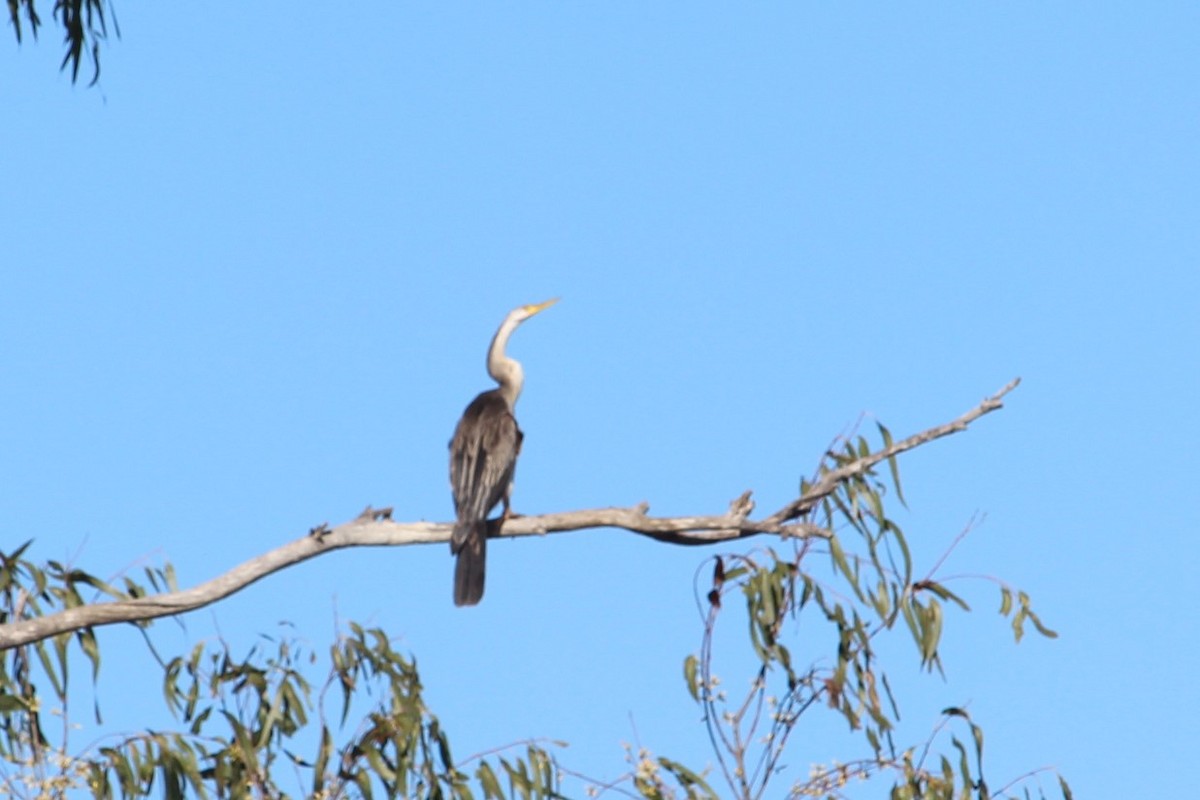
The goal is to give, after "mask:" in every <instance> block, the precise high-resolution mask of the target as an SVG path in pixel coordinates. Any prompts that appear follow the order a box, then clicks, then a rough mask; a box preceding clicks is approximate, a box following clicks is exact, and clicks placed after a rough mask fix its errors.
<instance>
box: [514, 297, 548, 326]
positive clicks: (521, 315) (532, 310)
mask: <svg viewBox="0 0 1200 800" xmlns="http://www.w3.org/2000/svg"><path fill="white" fill-rule="evenodd" d="M557 302H558V298H557V297H555V298H553V299H550V300H547V301H546V302H544V303H533V304H531V305H527V306H521V307H520V308H518V309H515V310H514V311H513V316H515V317H516V318H517V322H524V321H525V320H527V319H529V318H530V317H532V316H533V315H534V314H537V313H538V312H539V311H545V310H546V309H547V308H549V307H550V306H552V305H554V304H555V303H557Z"/></svg>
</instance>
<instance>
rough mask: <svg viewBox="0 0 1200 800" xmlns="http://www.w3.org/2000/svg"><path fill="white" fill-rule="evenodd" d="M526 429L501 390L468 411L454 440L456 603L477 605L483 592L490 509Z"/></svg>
mask: <svg viewBox="0 0 1200 800" xmlns="http://www.w3.org/2000/svg"><path fill="white" fill-rule="evenodd" d="M521 438H522V436H521V429H520V428H518V427H517V420H516V418H515V417H513V414H512V409H511V408H510V407H509V405H508V403H507V402H506V401H505V400H504V396H503V395H501V394H500V392H498V391H495V390H493V391H490V392H484V393H483V394H481V395H479V396H478V397H476V398H475V399H474V400H472V401H471V405H469V406H467V410H466V411H464V412H463V416H462V419H461V420H459V422H458V427H457V428H455V429H454V438H453V439H451V440H450V487H451V489H452V490H453V491H454V511H455V515H456V517H457V521H456V522H455V524H454V533H453V534H451V536H450V552H452V553H454V554H455V555H456V556H458V563H457V564H456V565H455V567H454V603H455V605H460V606H472V605H475V604H476V603H478V602H479V601H480V600H481V599H482V598H483V583H484V572H485V565H486V559H487V515H488V512H489V511H491V510H492V508H493V507H494V506H495V505H496V504H497V503H499V502H500V501H501V500H503V499H505V497H506V496H507V494H508V490H509V487H510V486H511V485H512V479H513V472H514V470H515V469H516V466H517V454H518V453H519V452H520V450H521Z"/></svg>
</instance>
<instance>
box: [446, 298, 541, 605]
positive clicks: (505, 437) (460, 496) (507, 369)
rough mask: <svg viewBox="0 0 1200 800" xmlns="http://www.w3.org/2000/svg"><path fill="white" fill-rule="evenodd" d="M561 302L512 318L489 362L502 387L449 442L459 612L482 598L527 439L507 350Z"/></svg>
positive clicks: (486, 396)
mask: <svg viewBox="0 0 1200 800" xmlns="http://www.w3.org/2000/svg"><path fill="white" fill-rule="evenodd" d="M557 302H558V298H555V299H554V300H547V301H546V302H544V303H538V304H536V305H529V306H521V307H520V308H514V309H513V310H512V311H510V312H508V316H507V317H505V318H504V322H502V323H500V328H499V330H497V331H496V335H495V336H494V337H492V346H491V347H490V348H488V357H487V370H488V375H491V376H492V378H493V379H494V380H495V381H496V383H498V384H500V385H499V386H498V387H497V388H495V389H491V390H489V391H486V392H483V393H482V394H480V395H479V396H478V397H476V398H475V399H474V400H472V401H471V404H470V405H469V406H467V410H466V411H464V412H463V415H462V419H460V420H459V421H458V427H456V428H455V429H454V438H452V439H451V440H450V488H451V489H452V490H453V493H454V512H455V515H456V521H455V523H454V533H453V534H452V535H451V537H450V552H451V553H453V554H454V555H456V556H458V563H457V564H455V567H454V604H455V605H456V606H473V605H475V604H476V603H478V602H479V600H480V599H481V598H482V597H483V571H484V561H485V559H486V557H487V534H488V522H487V515H488V512H490V511H491V510H492V509H493V508H494V507H495V506H496V504H497V503H500V502H503V503H504V512H503V514H502V516H501V519H502V520H504V519H507V518H508V516H509V513H510V511H509V495H510V493H511V492H512V480H513V472H514V470H515V469H516V467H517V455H518V454H519V453H520V452H521V439H522V436H523V434H522V433H521V429H520V428H519V427H517V418H516V417H515V416H514V415H513V409H514V407H515V406H516V404H517V397H518V396H520V394H521V387H522V386H523V385H524V383H525V374H524V372H523V371H522V370H521V365H520V364H519V363H517V362H516V361H514V360H513V359H511V358H509V357H508V356H506V355H505V354H504V348H505V346H506V345H507V344H508V337H509V336H511V335H512V332H513V331H515V330H516V329H517V326H518V325H520V324H521V323H522V322H524V321H525V320H527V319H529V318H530V317H532V316H533V315H534V314H536V313H538V312H539V311H542V310H543V309H546V308H549V307H550V306H552V305H554V304H555V303H557Z"/></svg>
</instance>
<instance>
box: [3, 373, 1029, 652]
mask: <svg viewBox="0 0 1200 800" xmlns="http://www.w3.org/2000/svg"><path fill="white" fill-rule="evenodd" d="M1018 383H1020V379H1019V378H1017V379H1014V380H1013V381H1012V382H1010V383H1009V384H1008V385H1007V386H1005V387H1004V388H1003V389H1001V390H1000V391H999V392H997V393H996V394H994V395H992V396H991V397H989V398H987V399H986V400H984V401H983V402H982V403H980V404H979V405H978V406H976V407H975V408H973V409H971V410H970V411H968V412H967V413H966V414H963V415H962V416H961V417H959V418H958V419H956V420H953V421H951V422H948V423H946V424H944V425H939V426H937V427H934V428H930V429H929V430H927V431H924V432H922V433H918V434H915V435H913V436H910V437H908V438H907V439H904V440H903V441H900V442H896V443H894V444H893V445H892V446H890V447H887V448H884V449H883V450H880V451H879V452H877V453H872V454H870V455H868V456H865V457H863V458H860V459H858V460H857V461H854V462H852V463H850V464H846V465H845V466H843V467H840V468H838V469H836V470H833V471H830V472H828V473H826V474H825V475H823V476H822V477H821V479H820V480H818V481H817V483H816V484H814V485H813V486H811V487H809V490H808V491H807V492H805V494H804V496H802V497H798V498H796V499H795V500H793V501H791V502H789V503H788V504H787V505H786V506H784V507H783V508H781V509H780V510H778V511H776V512H775V513H774V514H772V515H770V516H769V517H766V518H765V519H762V520H752V519H750V518H749V516H750V513H751V512H752V511H753V510H754V502H753V501H752V500H751V499H750V493H749V492H746V493H745V494H743V495H741V496H740V497H738V498H737V499H736V500H734V501H733V502H732V503H731V504H730V507H729V510H728V511H727V512H725V513H724V514H720V515H716V516H694V517H652V516H650V515H649V514H647V511H648V510H649V505H648V504H646V503H642V504H641V505H638V506H634V507H632V508H598V509H590V510H582V511H565V512H560V513H555V514H540V515H534V516H521V517H510V518H509V519H508V520H506V521H504V523H503V525H502V527H501V529H500V530H498V531H496V530H493V531H492V533H491V535H492V536H494V537H504V538H507V537H514V536H535V535H545V534H549V533H563V532H567V531H576V530H583V529H585V528H621V529H624V530H627V531H631V532H633V533H637V534H641V535H643V536H649V537H650V538H652V539H654V540H656V541H660V542H665V543H668V544H679V545H707V544H714V543H717V542H725V541H730V540H734V539H742V538H745V537H747V536H757V535H760V534H775V535H777V536H782V537H797V538H813V537H819V538H827V537H828V536H829V532H828V531H826V530H824V529H823V528H821V527H820V526H818V525H814V524H812V523H809V522H803V521H800V522H797V521H794V520H797V519H798V518H799V517H801V516H803V515H805V514H807V513H808V512H809V511H810V510H811V509H812V508H813V507H814V506H815V505H816V504H817V503H818V502H820V500H821V499H822V498H824V497H826V496H828V495H829V494H830V493H832V492H833V491H834V490H835V489H836V487H837V485H838V483H839V482H841V481H843V480H846V479H847V478H849V477H852V476H855V475H861V474H862V473H864V472H866V471H867V470H869V469H870V468H871V467H873V466H875V465H876V464H878V463H879V462H881V461H884V460H885V459H888V458H891V457H892V456H895V455H897V454H899V453H902V452H904V451H906V450H912V449H913V448H915V447H918V446H920V445H922V444H925V443H927V442H931V441H933V440H934V439H939V438H941V437H943V436H948V435H950V434H952V433H957V432H959V431H963V430H966V429H967V426H968V425H969V424H970V423H972V422H974V421H975V420H976V419H978V418H980V417H982V416H983V415H984V414H987V413H990V412H992V411H995V410H996V409H998V408H1001V407H1002V406H1003V403H1002V402H1001V398H1003V397H1004V395H1006V394H1008V393H1009V392H1010V391H1012V390H1013V389H1014V388H1016V386H1017V384H1018ZM391 513H392V512H391V509H382V510H376V509H372V508H371V507H369V506H368V507H367V509H366V510H365V511H363V513H362V514H360V515H359V516H358V517H357V518H355V519H353V520H350V521H349V522H345V523H343V524H341V525H338V526H336V527H332V528H331V527H329V526H328V525H319V526H317V527H315V528H313V529H312V530H311V531H309V533H308V535H306V536H304V537H302V538H300V539H297V540H296V541H293V542H289V543H288V544H285V545H283V546H282V547H277V548H276V549H274V550H271V551H269V552H267V553H264V554H263V555H261V556H257V557H255V558H252V559H250V560H249V561H246V562H244V563H242V564H239V565H238V566H236V567H234V568H233V569H231V570H229V571H228V572H226V573H225V574H224V575H220V576H218V577H216V578H214V579H212V580H210V581H207V582H205V583H201V584H199V585H198V586H194V587H192V588H190V589H184V590H182V591H178V592H168V593H165V594H157V595H151V596H147V597H139V598H136V599H131V600H115V601H111V602H105V603H96V604H92V605H86V606H77V607H75V608H69V609H66V610H64V611H60V612H58V613H55V614H50V615H48V616H44V617H38V618H36V619H26V620H19V621H16V622H10V623H7V624H4V625H0V650H4V649H7V648H10V647H17V646H20V645H24V644H29V643H31V642H36V641H40V640H42V639H46V638H48V637H51V636H55V635H57V634H60V633H64V632H68V631H73V630H78V629H81V628H87V627H94V626H98V625H111V624H113V623H117V622H138V621H143V620H150V619H155V618H157V617H165V616H170V615H174V614H181V613H183V612H185V611H194V610H195V609H197V608H203V607H204V606H207V605H210V604H212V603H215V602H216V601H218V600H221V599H223V598H225V597H228V596H229V595H231V594H233V593H234V592H237V591H240V590H241V589H244V588H246V587H247V586H249V585H250V584H252V583H254V582H255V581H258V580H260V579H262V578H265V577H266V576H268V575H270V574H271V573H273V572H278V571H279V570H282V569H285V568H287V567H290V566H292V565H293V564H298V563H300V562H301V561H306V560H308V559H310V558H313V557H315V556H319V555H322V554H324V553H327V552H331V551H333V550H340V549H342V548H344V547H383V546H387V547H395V546H400V545H413V544H436V543H445V542H448V541H449V540H450V533H451V530H452V529H453V525H452V524H450V523H440V522H404V523H401V522H394V521H393V520H392V519H391ZM497 524H499V523H498V522H497ZM494 527H495V526H493V528H494Z"/></svg>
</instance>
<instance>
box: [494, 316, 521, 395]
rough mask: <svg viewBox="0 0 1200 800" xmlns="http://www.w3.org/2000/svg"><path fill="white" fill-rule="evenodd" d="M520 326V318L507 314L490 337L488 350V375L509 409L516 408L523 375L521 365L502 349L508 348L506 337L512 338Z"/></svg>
mask: <svg viewBox="0 0 1200 800" xmlns="http://www.w3.org/2000/svg"><path fill="white" fill-rule="evenodd" d="M520 324H521V320H520V318H518V317H517V316H516V315H515V314H509V315H508V316H507V317H505V319H504V322H502V323H500V329H499V330H497V331H496V335H495V336H494V337H492V346H491V347H490V348H488V358H487V369H488V375H491V376H492V378H493V379H494V380H495V381H496V383H498V384H500V394H501V396H502V397H503V398H504V399H505V401H506V402H507V403H508V407H509V408H512V407H514V406H516V404H517V398H518V397H520V395H521V387H522V386H524V385H525V373H524V372H523V371H522V370H521V365H520V364H519V363H518V362H517V361H515V360H513V359H511V358H509V357H508V356H507V355H505V354H504V348H505V347H507V346H508V337H510V336H512V332H513V331H515V330H516V329H517V326H518V325H520Z"/></svg>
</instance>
